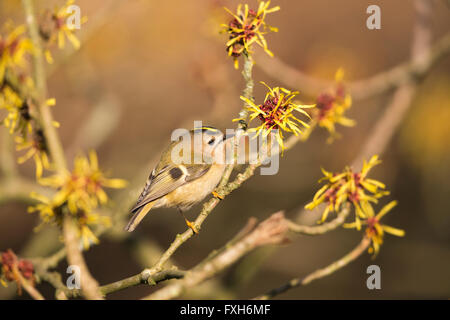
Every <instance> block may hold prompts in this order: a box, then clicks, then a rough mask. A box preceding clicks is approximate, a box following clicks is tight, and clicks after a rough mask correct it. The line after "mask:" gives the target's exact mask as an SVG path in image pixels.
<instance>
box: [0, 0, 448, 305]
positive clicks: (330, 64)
mask: <svg viewBox="0 0 450 320" xmlns="http://www.w3.org/2000/svg"><path fill="white" fill-rule="evenodd" d="M62 3H64V2H63V1H39V2H38V12H41V11H42V10H43V9H44V8H47V7H50V8H52V7H53V5H54V4H59V5H61V4H62ZM249 3H250V4H251V5H253V6H255V3H256V1H253V0H250V1H249ZM435 3H436V5H435V8H434V20H433V30H434V39H439V38H440V37H441V36H442V35H444V34H445V33H446V32H448V31H449V30H450V19H449V17H450V7H449V6H448V2H446V1H435ZM77 4H78V5H79V6H80V7H81V10H82V14H83V15H86V16H88V18H89V21H88V22H87V23H86V24H85V25H83V26H82V28H81V30H80V32H79V33H78V36H79V37H80V39H82V47H81V49H80V50H79V51H78V52H76V53H75V54H73V55H70V56H69V57H67V58H66V56H67V53H69V52H70V49H69V48H66V50H63V51H57V50H56V51H53V52H54V58H55V66H51V67H50V68H52V69H53V71H52V74H51V75H50V76H49V79H48V84H49V92H50V96H53V97H55V98H56V101H57V105H56V107H55V108H54V109H53V112H54V116H55V118H56V119H57V120H58V121H59V122H60V123H61V128H60V129H59V132H60V134H61V137H62V141H63V144H64V146H65V149H66V150H67V154H68V155H69V156H73V154H75V153H76V152H77V151H79V149H80V146H83V148H86V147H89V146H90V143H91V142H92V141H90V140H89V139H88V140H87V141H86V139H85V138H83V137H81V136H80V135H79V128H80V127H81V126H83V124H85V123H86V121H87V119H91V118H92V117H91V116H92V111H93V110H97V111H98V114H99V116H98V118H96V119H95V121H94V124H97V126H98V127H102V126H107V125H111V127H112V129H111V133H110V135H108V136H107V137H106V138H105V140H104V141H103V143H102V144H101V145H100V146H99V147H98V148H97V151H98V153H99V160H100V163H101V165H102V166H103V168H105V169H107V170H110V171H111V172H112V175H113V176H114V177H120V178H124V179H127V180H129V181H133V180H135V179H136V178H137V179H138V183H139V182H140V183H141V184H142V186H143V184H144V182H145V179H146V178H147V176H146V175H142V176H140V177H139V176H138V177H136V175H137V174H138V173H139V172H141V171H142V168H143V167H144V166H148V172H150V170H151V169H152V168H151V165H149V164H148V162H149V161H151V160H152V159H154V158H155V156H158V154H159V153H160V151H161V149H162V148H163V147H165V145H166V144H167V143H168V141H169V139H170V134H171V132H172V130H173V129H175V128H178V127H180V126H188V127H189V126H190V127H191V126H192V125H193V120H203V122H204V123H205V124H209V125H213V126H215V127H218V128H221V129H225V128H232V127H234V126H235V124H234V123H232V122H231V119H232V118H234V117H235V116H236V115H237V112H238V111H239V109H240V107H241V102H240V100H239V95H240V93H241V89H242V88H243V80H242V76H241V74H240V72H239V71H235V70H234V69H233V66H232V60H231V59H229V58H228V57H227V55H226V52H225V47H224V43H225V39H226V37H225V36H224V35H217V34H216V31H217V29H214V28H217V25H216V21H217V20H216V19H217V17H218V16H221V15H222V12H221V9H220V8H221V5H225V6H227V7H228V8H230V9H232V11H234V9H235V7H236V4H237V2H236V1H220V2H219V1H206V0H205V1H165V2H163V1H144V0H135V1H113V0H104V1H88V0H79V1H77ZM371 4H377V5H379V6H380V7H381V14H382V17H381V21H382V28H381V30H374V31H371V30H368V29H367V28H366V25H365V23H366V18H367V16H368V15H367V14H366V8H367V7H368V6H369V5H371ZM272 5H280V6H281V11H279V12H277V13H274V14H271V15H269V16H268V19H267V21H268V23H269V24H270V25H273V26H277V27H279V32H278V33H274V34H270V35H268V36H267V40H268V43H269V48H270V49H271V50H272V51H273V52H274V53H275V55H276V56H277V57H279V58H280V59H281V60H283V61H285V62H287V63H289V64H290V65H292V66H293V67H296V68H299V69H300V70H302V71H304V72H306V73H308V74H310V75H314V76H316V77H319V78H325V79H332V78H333V75H334V72H335V71H336V69H337V68H339V67H343V68H344V69H345V71H346V79H347V80H349V81H351V80H355V79H360V78H364V77H368V76H370V75H373V74H375V73H377V72H380V71H382V70H385V69H388V68H390V67H393V66H395V65H397V64H398V63H400V62H403V61H405V60H407V59H409V54H410V43H411V37H412V26H413V22H414V10H413V1H410V0H403V1H387V0H386V1H366V0H345V1H344V0H342V1H325V0H316V1H306V0H304V1H287V0H276V1H272ZM224 17H226V19H227V20H228V16H226V15H224ZM8 18H10V19H12V20H13V21H14V22H16V23H21V22H23V13H22V10H21V4H20V1H15V0H2V1H1V2H0V22H2V23H3V22H4V21H6V19H8ZM69 46H70V45H69ZM69 46H67V47H69ZM449 71H450V58H446V59H445V60H444V61H442V62H441V63H440V64H439V65H438V66H437V67H435V68H434V69H433V70H432V71H431V73H430V74H429V75H428V76H427V77H426V79H425V81H424V82H423V83H422V84H421V86H420V88H419V90H418V94H417V96H416V98H415V99H414V105H413V106H412V108H411V109H410V112H409V113H408V115H407V117H406V119H405V120H404V122H403V123H402V126H401V129H400V131H399V132H398V133H397V134H396V135H395V138H394V139H393V141H392V142H391V143H390V145H389V147H388V149H387V151H386V152H385V154H384V155H383V156H382V160H383V164H382V165H381V166H378V167H376V169H375V170H373V172H372V173H371V174H372V175H371V177H373V178H376V179H378V180H381V181H383V182H385V183H386V184H387V186H388V189H389V190H391V193H392V195H391V197H390V198H391V199H397V200H398V201H399V205H398V207H396V208H395V210H394V211H393V213H392V214H390V215H388V217H387V219H386V221H384V222H385V223H387V224H389V225H392V226H395V227H399V228H403V229H405V230H406V237H404V238H396V237H392V236H389V235H388V236H386V237H385V244H384V245H383V246H382V248H381V252H380V254H379V256H378V257H377V259H376V260H375V261H372V260H371V259H370V256H369V255H368V254H366V255H364V256H363V257H362V258H360V259H358V260H357V261H355V262H353V263H352V264H351V265H350V266H348V267H346V268H344V269H343V270H341V271H339V272H337V273H335V274H333V275H331V276H330V277H327V278H325V279H321V280H318V281H316V282H313V283H312V284H311V285H308V286H307V287H303V288H297V289H294V290H291V291H289V292H288V293H286V294H284V295H282V296H280V298H287V299H318V298H325V299H346V298H356V299H359V298H369V299H379V298H385V299H399V298H407V299H414V298H449V295H450V274H449V270H450V233H449V231H450V214H449V213H450V209H449V208H450V198H449V197H448V195H449V192H450V166H449V163H450V162H449V161H450V148H449V142H448V137H449V136H450V126H449V123H450V90H449V89H450V73H449ZM254 80H255V82H256V83H257V82H258V81H265V82H266V83H268V84H269V85H271V86H276V85H282V84H280V83H278V82H277V81H275V80H273V79H271V78H270V76H268V75H266V74H264V73H263V72H262V71H261V70H259V69H258V67H255V72H254ZM291 89H296V90H299V91H302V88H291ZM263 93H264V90H263V87H262V85H259V84H257V85H256V90H255V96H256V98H257V99H262V98H263V96H262V95H263ZM302 98H303V99H304V100H305V101H306V102H312V101H313V100H312V99H311V97H304V96H303V97H302ZM388 101H389V95H384V96H377V97H375V98H373V99H370V100H364V101H358V102H357V103H355V104H354V105H353V107H352V108H351V109H350V111H349V113H348V116H349V117H350V118H353V119H356V121H357V126H356V127H354V128H343V127H339V128H338V131H339V132H340V133H342V138H341V139H340V140H337V141H335V142H334V143H333V144H331V145H326V144H325V140H326V136H327V135H326V133H325V132H324V131H322V130H320V131H319V130H318V131H316V132H315V133H314V134H313V136H312V137H311V139H310V140H309V141H308V142H307V143H306V144H300V145H298V146H297V147H295V149H294V150H292V151H289V152H287V153H286V154H285V156H284V157H283V158H282V159H281V164H280V171H279V173H278V174H277V175H275V176H261V175H256V176H255V177H253V178H252V179H251V180H249V181H248V183H245V184H244V185H243V187H241V188H240V189H238V190H237V191H235V192H234V193H233V194H232V195H231V196H229V197H228V198H227V199H226V200H225V201H223V202H222V203H221V204H220V205H219V206H218V207H217V209H216V210H214V212H213V213H212V214H211V216H210V217H209V218H208V220H207V221H206V223H205V224H204V227H203V229H202V231H201V233H200V235H198V236H196V237H194V238H192V239H191V240H190V241H188V242H187V243H186V244H185V245H183V247H182V248H181V249H180V250H179V251H178V252H177V253H176V254H175V256H174V260H175V261H176V263H177V265H178V266H179V267H180V268H189V267H191V266H193V265H195V264H196V263H197V262H199V261H200V260H201V259H203V258H204V257H205V256H206V255H207V254H208V253H209V252H210V251H211V250H212V249H215V248H218V247H220V246H221V245H223V244H224V243H225V242H226V241H227V240H228V239H229V238H230V237H231V236H232V235H234V234H235V233H236V232H237V231H238V230H239V229H240V228H241V227H242V226H243V225H244V224H245V222H246V221H247V219H248V218H249V217H251V216H255V217H258V218H259V219H264V218H265V217H267V216H269V215H270V214H271V213H273V212H275V211H278V210H280V209H284V210H286V211H287V214H288V215H289V216H294V215H295V214H296V212H297V211H298V208H301V207H302V206H303V205H304V204H305V203H306V202H307V201H309V200H310V199H311V198H312V195H313V193H314V192H315V191H316V190H317V188H318V184H317V179H318V178H319V177H320V175H321V173H320V166H323V167H324V168H327V169H329V170H335V171H336V170H340V169H342V168H343V167H344V166H345V165H346V164H349V163H350V162H351V161H352V159H353V158H354V156H355V155H356V154H357V152H358V150H359V148H360V147H361V144H362V143H363V142H364V139H365V138H366V137H367V135H368V134H370V132H371V130H372V126H373V124H374V122H375V120H376V119H377V118H378V116H379V115H380V114H381V111H382V110H383V109H384V108H385V106H386V104H387V102H388ZM105 110H106V112H105ZM97 126H95V125H94V128H96V127H97ZM95 132H96V131H95V130H94V136H93V137H95V138H98V137H97V136H95V135H96V133H95ZM20 170H21V172H23V174H25V175H28V176H30V177H31V178H32V177H33V170H34V166H33V165H32V163H31V161H30V163H28V164H26V165H24V166H21V167H20ZM136 196H137V195H136V194H134V193H133V194H130V197H133V198H134V197H136ZM386 201H388V200H386ZM199 209H200V206H197V207H194V208H193V209H192V210H191V211H190V212H189V214H188V215H189V216H190V217H194V216H195V214H196V213H197V212H198V210H199ZM307 220H308V219H307V218H305V221H307ZM309 220H310V219H309ZM37 223H38V217H37V216H35V215H29V214H27V213H26V206H25V205H22V204H19V203H9V204H7V205H3V206H2V207H1V210H0V251H3V250H5V249H7V248H12V249H13V250H14V251H16V252H21V250H22V249H24V246H25V244H26V243H27V240H28V239H29V238H30V237H31V235H32V233H33V227H34V226H36V224H37ZM51 229H52V228H44V229H43V230H42V231H41V232H44V233H45V232H51ZM184 229H185V225H184V221H183V219H181V218H180V216H179V214H178V213H177V212H176V210H175V209H158V210H155V211H154V212H152V214H150V215H149V216H147V217H146V219H145V220H144V222H143V223H142V225H141V226H140V227H139V228H138V230H137V232H138V233H140V234H141V235H143V236H144V238H146V239H148V240H149V241H155V242H156V243H157V244H159V245H160V246H161V247H162V248H167V247H168V245H169V244H170V242H171V241H172V240H173V238H174V236H175V235H176V233H179V232H182V231H183V230H184ZM52 239H53V240H52V241H57V240H56V239H57V238H52ZM359 239H360V234H359V233H358V232H355V231H353V230H342V229H340V230H338V231H335V232H332V233H329V234H326V235H324V236H319V237H293V242H292V243H291V244H290V245H288V246H285V247H282V248H279V249H277V250H276V251H273V252H272V253H270V252H268V250H266V249H262V250H259V251H256V252H254V253H252V254H251V255H250V256H248V257H247V258H245V259H243V260H241V261H240V263H238V264H237V265H235V266H234V267H233V268H231V269H229V270H227V271H226V272H225V273H224V274H222V276H221V277H220V278H219V279H220V281H222V282H223V283H224V285H225V287H226V288H227V289H229V290H230V291H231V292H232V293H233V294H234V295H233V296H227V297H235V298H251V297H253V296H255V295H257V294H260V293H263V292H266V291H267V290H268V289H271V288H273V287H277V286H279V285H281V284H282V283H284V282H285V281H287V280H289V279H290V278H292V277H295V276H302V275H306V274H307V273H309V272H311V271H313V270H315V269H317V268H320V267H323V266H326V265H327V264H329V263H330V262H332V261H334V260H336V259H338V258H339V257H341V256H342V255H344V254H345V253H346V252H348V251H349V250H351V249H352V248H353V247H354V246H355V245H356V243H357V242H358V241H359ZM29 250H30V251H29V252H34V253H38V252H39V248H33V249H29ZM86 259H87V262H88V265H89V266H90V269H91V271H92V273H93V275H94V276H95V277H96V278H97V279H98V281H99V282H100V283H101V284H106V283H109V282H112V281H116V280H119V279H122V278H124V277H126V276H129V275H132V274H135V273H137V272H139V271H140V270H141V269H142V266H140V265H139V264H138V263H137V262H136V261H135V259H134V258H133V257H132V255H131V253H130V249H129V246H128V244H127V242H117V241H113V240H108V239H102V241H101V244H100V245H99V246H94V247H93V248H92V249H91V250H89V251H88V252H87V253H86ZM256 263H261V264H262V266H261V268H260V269H259V270H255V271H252V272H250V271H249V269H248V268H249V265H253V264H256ZM371 264H377V265H379V266H380V267H381V272H382V278H381V281H382V284H381V286H382V289H381V290H372V291H371V290H368V289H367V288H366V279H367V276H368V275H367V274H366V268H367V266H369V265H371ZM59 270H60V271H62V272H63V277H65V275H64V270H65V263H62V264H61V266H60V268H59ZM40 288H41V289H42V292H43V293H44V295H46V296H48V297H51V295H52V293H51V292H52V290H51V288H50V287H49V286H47V285H46V284H44V285H42V286H41V287H40ZM205 288H206V287H205ZM152 290H153V289H152V288H149V287H145V286H140V287H135V288H130V289H127V290H125V291H122V292H118V293H115V294H113V295H111V296H109V297H110V298H122V299H131V298H139V297H141V296H143V295H144V294H145V293H148V292H151V291H152ZM201 290H202V289H201V288H199V290H197V291H201ZM4 292H6V290H5V289H3V288H0V297H1V296H2V293H4ZM205 292H206V289H205ZM217 294H218V295H214V294H211V295H209V294H208V295H207V296H204V295H203V296H202V295H201V294H200V295H197V296H193V295H190V296H189V295H187V296H186V297H202V298H208V297H210V298H217V297H218V296H219V297H221V296H220V294H219V292H217Z"/></svg>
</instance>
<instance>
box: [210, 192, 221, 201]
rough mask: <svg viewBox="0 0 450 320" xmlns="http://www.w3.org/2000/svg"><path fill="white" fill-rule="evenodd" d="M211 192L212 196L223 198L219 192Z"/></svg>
mask: <svg viewBox="0 0 450 320" xmlns="http://www.w3.org/2000/svg"><path fill="white" fill-rule="evenodd" d="M211 193H212V195H213V196H214V198H217V199H219V200H223V197H222V196H221V195H220V194H218V193H217V192H215V191H213V192H211Z"/></svg>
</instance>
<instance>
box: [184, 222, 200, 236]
mask: <svg viewBox="0 0 450 320" xmlns="http://www.w3.org/2000/svg"><path fill="white" fill-rule="evenodd" d="M185 220H186V225H187V226H188V227H189V228H190V229H191V230H192V232H194V234H198V229H197V227H196V226H195V222H191V221H189V220H188V219H185Z"/></svg>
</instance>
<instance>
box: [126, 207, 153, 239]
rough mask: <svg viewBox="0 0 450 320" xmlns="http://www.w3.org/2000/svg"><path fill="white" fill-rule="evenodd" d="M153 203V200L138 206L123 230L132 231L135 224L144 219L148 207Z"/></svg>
mask: <svg viewBox="0 0 450 320" xmlns="http://www.w3.org/2000/svg"><path fill="white" fill-rule="evenodd" d="M154 204H155V201H152V202H149V203H147V204H146V205H145V206H142V207H140V208H139V209H138V210H137V211H136V212H135V213H134V215H133V217H132V218H131V220H130V222H128V224H127V226H126V227H125V230H126V231H128V232H132V231H134V229H136V227H137V225H138V224H139V223H140V222H141V221H142V219H144V217H145V215H146V214H147V213H148V212H149V211H150V209H151V208H152V207H153V205H154Z"/></svg>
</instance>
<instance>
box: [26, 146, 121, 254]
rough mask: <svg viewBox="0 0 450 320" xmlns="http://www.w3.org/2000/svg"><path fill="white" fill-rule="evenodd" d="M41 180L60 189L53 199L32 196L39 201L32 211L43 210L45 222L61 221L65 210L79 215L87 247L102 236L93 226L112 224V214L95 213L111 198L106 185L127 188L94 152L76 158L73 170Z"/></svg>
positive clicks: (81, 233)
mask: <svg viewBox="0 0 450 320" xmlns="http://www.w3.org/2000/svg"><path fill="white" fill-rule="evenodd" d="M39 183H40V184H42V185H44V186H49V187H52V188H54V189H56V193H55V194H54V196H53V197H52V198H51V199H50V198H47V197H45V196H42V195H39V194H36V193H33V194H32V195H31V197H32V198H33V199H35V200H37V201H38V202H39V203H38V204H37V205H35V206H31V207H29V208H28V211H29V212H35V211H37V212H39V214H40V216H41V218H42V220H43V222H46V223H52V222H53V223H59V222H60V217H61V215H62V213H63V212H67V213H68V214H71V215H73V216H74V217H76V219H77V222H78V231H79V236H80V238H81V240H82V242H83V245H84V247H85V248H86V249H87V248H89V246H90V244H91V243H97V242H98V239H97V238H96V237H95V235H94V234H93V233H92V231H91V229H90V226H92V225H105V226H109V225H110V220H109V218H108V217H103V216H100V215H98V214H97V213H94V212H93V210H94V209H96V208H97V207H98V206H99V205H104V204H106V203H107V201H108V196H107V195H106V193H105V191H104V190H103V187H107V188H123V187H124V186H125V185H126V182H125V181H124V180H122V179H108V178H106V177H105V175H104V173H103V172H102V171H101V170H100V169H99V167H98V160H97V155H96V153H95V152H94V151H91V152H90V153H89V158H86V157H84V156H78V157H76V158H75V161H74V168H73V170H72V172H69V171H64V172H62V173H58V174H56V175H53V176H50V177H47V178H42V179H39Z"/></svg>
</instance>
